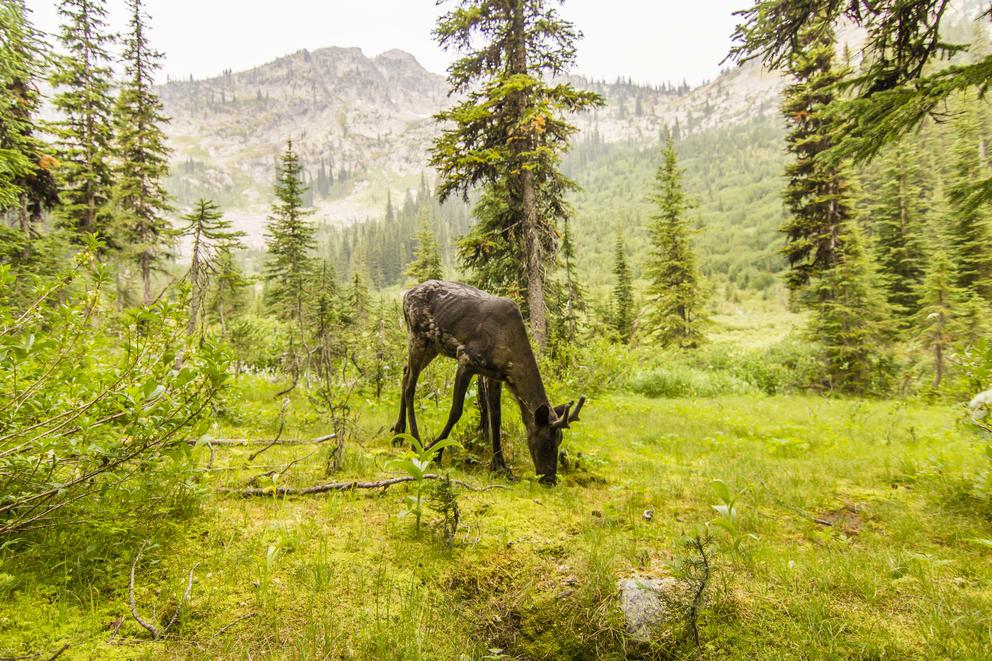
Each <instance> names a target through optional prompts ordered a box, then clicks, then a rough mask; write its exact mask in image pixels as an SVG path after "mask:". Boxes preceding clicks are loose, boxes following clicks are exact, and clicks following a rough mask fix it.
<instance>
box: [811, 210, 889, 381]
mask: <svg viewBox="0 0 992 661" xmlns="http://www.w3.org/2000/svg"><path fill="white" fill-rule="evenodd" d="M839 239H840V240H839V241H838V246H839V250H838V251H837V253H836V263H835V264H834V265H833V267H831V268H830V269H829V270H827V271H825V272H823V273H821V274H819V275H817V276H816V278H815V279H814V280H813V281H812V282H811V283H810V287H811V288H812V289H813V291H812V296H813V297H814V299H815V300H816V301H817V303H816V305H815V307H814V310H813V315H812V317H811V330H812V336H813V339H815V340H816V341H817V342H818V343H819V345H820V346H821V347H822V349H823V360H824V369H825V373H826V378H827V385H828V387H829V388H830V389H831V390H835V391H838V392H844V393H857V394H863V393H867V392H872V391H880V390H882V389H884V387H885V386H886V384H887V379H888V376H889V373H890V371H891V360H890V356H889V350H888V347H889V343H890V342H891V339H892V322H891V318H892V316H891V311H890V308H889V305H888V302H887V301H886V299H885V293H884V290H883V289H882V287H881V283H880V281H879V277H878V272H877V270H876V268H875V265H874V264H873V263H872V261H871V259H869V257H868V252H867V250H866V249H865V244H864V239H863V238H862V234H861V229H860V228H859V227H858V225H857V223H856V221H853V220H851V221H848V222H846V223H844V224H843V225H842V226H841V230H840V235H839Z"/></svg>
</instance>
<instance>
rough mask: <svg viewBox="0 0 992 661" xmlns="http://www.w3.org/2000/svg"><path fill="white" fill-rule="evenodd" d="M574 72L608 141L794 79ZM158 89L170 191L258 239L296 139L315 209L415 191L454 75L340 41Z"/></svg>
mask: <svg viewBox="0 0 992 661" xmlns="http://www.w3.org/2000/svg"><path fill="white" fill-rule="evenodd" d="M570 80H571V81H572V82H573V83H574V84H576V85H577V86H579V87H583V88H587V89H593V90H596V91H598V92H600V93H601V94H603V95H604V96H605V97H606V99H607V102H608V105H607V107H606V108H604V109H601V110H597V111H595V112H590V113H586V114H583V115H581V116H578V117H576V118H575V121H576V123H577V124H578V126H579V127H580V129H581V130H582V133H580V138H579V139H580V140H582V139H585V138H588V137H589V136H593V135H594V136H596V140H598V141H601V142H603V143H606V144H620V143H628V142H635V143H639V144H642V145H645V146H646V145H649V144H652V145H653V144H657V142H658V140H659V136H660V135H661V134H662V133H663V132H664V131H665V130H666V129H667V130H673V129H675V127H676V126H677V127H678V130H679V132H680V133H681V134H682V135H691V134H697V133H701V132H704V131H707V130H710V129H715V128H718V127H726V126H732V125H735V124H739V123H743V122H746V121H747V122H749V121H753V120H754V119H755V118H756V117H763V116H768V115H771V114H774V112H775V109H776V105H777V101H776V99H777V96H778V93H779V91H780V89H781V87H782V85H783V81H782V79H781V78H780V77H779V76H776V75H772V74H768V73H765V72H763V71H762V70H761V69H760V68H759V67H757V66H754V65H748V66H745V67H742V68H734V69H730V70H727V71H725V72H723V73H722V74H721V75H720V76H719V77H718V78H717V79H716V80H714V81H712V82H709V83H707V84H704V85H702V86H699V87H697V88H695V89H689V88H688V86H686V85H684V84H683V85H662V86H645V85H638V84H635V83H633V82H631V81H629V80H624V79H619V78H618V79H617V80H615V81H613V82H606V81H596V80H589V79H585V78H581V77H572V78H571V79H570ZM159 91H160V95H161V98H162V101H163V103H164V105H165V110H166V113H167V114H168V115H169V116H170V117H172V121H171V123H170V125H169V127H168V137H169V141H170V144H171V146H172V148H173V156H174V161H175V162H174V164H173V165H174V167H173V175H172V177H171V178H170V181H169V188H170V190H171V192H172V193H173V194H174V195H175V196H176V198H177V200H178V201H179V203H180V205H184V204H190V203H192V202H193V201H194V200H195V199H196V198H197V197H200V196H209V197H212V198H214V199H216V200H217V201H218V202H219V203H220V204H222V206H224V207H225V208H226V209H227V210H228V214H229V215H230V216H231V217H232V218H233V219H234V221H235V222H236V223H237V224H238V225H239V227H240V228H241V229H244V230H246V231H248V232H249V235H250V238H251V241H252V243H254V244H256V245H258V244H260V243H261V237H262V229H263V227H264V218H265V215H266V213H267V207H268V202H269V200H270V196H271V187H272V181H273V176H274V172H275V160H276V158H277V156H278V154H279V153H280V152H281V151H282V150H283V149H284V148H285V144H286V140H287V139H289V138H292V140H293V143H294V148H295V149H297V150H298V151H299V153H300V154H301V157H302V160H303V163H304V167H305V169H306V176H307V178H308V180H309V181H310V182H311V184H312V187H313V189H314V191H313V192H314V194H313V199H312V200H310V201H311V202H312V203H313V205H314V206H315V207H316V208H317V214H316V217H317V218H318V219H319V220H321V221H323V222H325V223H328V224H332V225H347V224H351V223H354V222H358V221H362V220H365V219H366V218H370V217H376V216H378V215H380V214H381V213H382V210H383V209H384V208H385V205H386V198H387V195H388V193H389V192H390V191H391V192H392V193H393V194H394V195H396V194H399V195H400V196H402V195H403V194H404V193H405V192H406V191H410V190H416V187H417V183H418V182H419V180H420V177H421V174H422V173H424V172H425V170H426V169H427V167H426V161H427V151H428V149H429V146H430V144H431V140H432V138H433V137H434V135H436V133H437V131H438V127H437V125H436V123H435V122H434V120H433V118H432V116H433V115H434V114H435V113H436V112H438V111H439V110H441V109H442V108H444V107H445V106H447V105H449V104H450V103H451V102H452V100H451V99H449V98H448V96H447V84H446V81H445V79H444V77H443V76H441V75H438V74H435V73H431V72H429V71H427V70H426V69H424V68H423V67H422V66H421V65H420V64H419V63H418V62H417V60H416V59H415V58H414V57H413V56H412V55H410V54H409V53H405V52H403V51H399V50H390V51H387V52H385V53H382V54H380V55H378V56H376V57H371V58H370V57H367V56H366V55H364V54H363V53H362V51H361V50H360V49H358V48H336V47H331V48H322V49H319V50H315V51H308V50H301V51H297V52H296V53H293V54H292V55H287V56H285V57H282V58H279V59H277V60H275V61H273V62H270V63H268V64H263V65H260V66H257V67H255V68H253V69H250V70H247V71H241V72H232V71H225V72H224V73H223V74H222V75H220V76H217V77H215V78H209V79H206V80H188V81H170V82H169V83H167V84H166V85H164V86H162V87H161V88H160V90H159ZM583 136H585V138H584V137H583ZM580 183H582V182H580Z"/></svg>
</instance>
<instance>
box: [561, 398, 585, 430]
mask: <svg viewBox="0 0 992 661" xmlns="http://www.w3.org/2000/svg"><path fill="white" fill-rule="evenodd" d="M585 403H586V398H585V396H584V395H583V396H582V397H579V403H578V404H576V405H575V410H574V411H572V412H571V413H569V412H568V409H567V408H566V409H565V417H566V418H567V419H568V424H572V423H573V422H578V421H579V411H581V410H582V405H583V404H585ZM571 404H572V403H571V402H569V407H571Z"/></svg>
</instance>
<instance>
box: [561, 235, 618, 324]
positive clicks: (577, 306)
mask: <svg viewBox="0 0 992 661" xmlns="http://www.w3.org/2000/svg"><path fill="white" fill-rule="evenodd" d="M561 257H562V267H563V268H562V275H563V276H564V278H565V283H564V288H563V292H562V293H563V295H564V299H565V300H564V304H563V305H562V306H561V307H562V311H561V315H560V319H561V323H560V328H559V332H558V337H559V338H561V339H562V340H563V341H566V342H574V341H575V339H576V338H577V337H578V334H579V320H580V319H581V315H582V313H583V312H584V311H585V309H586V295H585V291H584V290H583V287H582V283H581V282H579V277H578V274H577V273H576V271H575V244H574V243H573V242H572V231H571V223H570V222H569V221H568V219H566V220H565V222H564V223H563V224H562V232H561ZM632 302H633V301H632Z"/></svg>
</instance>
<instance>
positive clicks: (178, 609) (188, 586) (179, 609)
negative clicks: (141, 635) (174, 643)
mask: <svg viewBox="0 0 992 661" xmlns="http://www.w3.org/2000/svg"><path fill="white" fill-rule="evenodd" d="M199 565H200V563H196V564H195V565H193V566H192V567H191V568H190V570H189V578H188V579H187V580H186V591H185V592H183V596H182V598H181V599H180V600H179V603H178V604H177V605H176V612H175V613H173V614H172V618H171V619H170V620H169V623H168V624H167V625H165V629H164V630H163V631H162V633H168V632H169V629H171V628H172V626H173V625H174V624H175V623H176V620H178V619H179V614H180V613H181V612H182V611H183V604H185V603H186V601H187V600H188V599H189V593H190V592H191V591H192V590H193V572H194V571H196V568H197V567H198V566H199Z"/></svg>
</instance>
